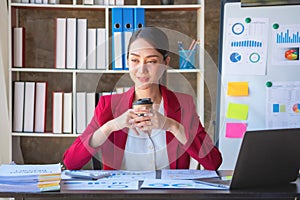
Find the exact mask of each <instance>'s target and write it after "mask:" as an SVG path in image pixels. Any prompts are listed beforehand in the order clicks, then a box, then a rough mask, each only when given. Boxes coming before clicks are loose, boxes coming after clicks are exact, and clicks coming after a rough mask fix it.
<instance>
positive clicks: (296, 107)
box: [293, 103, 300, 113]
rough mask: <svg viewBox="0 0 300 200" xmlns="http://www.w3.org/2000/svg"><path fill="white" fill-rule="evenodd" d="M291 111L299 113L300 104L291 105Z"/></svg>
mask: <svg viewBox="0 0 300 200" xmlns="http://www.w3.org/2000/svg"><path fill="white" fill-rule="evenodd" d="M293 111H294V112H295V113H300V104H299V103H297V104H295V105H293Z"/></svg>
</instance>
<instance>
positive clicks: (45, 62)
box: [8, 0, 204, 152]
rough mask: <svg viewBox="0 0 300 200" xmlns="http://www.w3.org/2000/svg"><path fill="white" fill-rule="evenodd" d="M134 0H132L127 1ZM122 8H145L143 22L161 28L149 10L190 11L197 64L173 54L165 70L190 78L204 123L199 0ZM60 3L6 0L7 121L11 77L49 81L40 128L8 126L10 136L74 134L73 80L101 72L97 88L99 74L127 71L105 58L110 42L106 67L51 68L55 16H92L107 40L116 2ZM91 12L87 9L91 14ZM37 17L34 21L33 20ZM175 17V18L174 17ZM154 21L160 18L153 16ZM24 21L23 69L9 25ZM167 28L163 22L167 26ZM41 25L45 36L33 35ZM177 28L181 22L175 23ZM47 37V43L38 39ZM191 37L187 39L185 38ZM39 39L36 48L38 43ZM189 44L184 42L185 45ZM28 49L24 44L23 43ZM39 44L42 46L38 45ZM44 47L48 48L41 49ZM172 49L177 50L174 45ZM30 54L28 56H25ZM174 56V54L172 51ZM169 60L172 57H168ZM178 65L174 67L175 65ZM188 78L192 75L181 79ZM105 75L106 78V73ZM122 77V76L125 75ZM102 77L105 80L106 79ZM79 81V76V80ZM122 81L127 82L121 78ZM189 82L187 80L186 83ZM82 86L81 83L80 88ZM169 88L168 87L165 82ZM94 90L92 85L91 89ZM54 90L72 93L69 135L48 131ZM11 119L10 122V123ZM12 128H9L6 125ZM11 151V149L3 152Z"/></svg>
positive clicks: (118, 74) (76, 89)
mask: <svg viewBox="0 0 300 200" xmlns="http://www.w3.org/2000/svg"><path fill="white" fill-rule="evenodd" d="M61 1H62V0H61ZM131 1H133V0H131ZM144 1H145V0H144ZM126 2H127V1H126V0H125V5H124V6H122V7H130V8H134V7H143V8H145V23H146V26H148V25H156V26H157V23H158V25H159V26H160V27H162V28H165V27H164V25H165V24H159V23H160V22H152V21H151V20H148V19H147V16H148V17H149V16H150V17H149V18H150V19H151V18H152V17H151V16H153V15H157V13H160V14H161V15H163V16H164V15H166V13H174V12H178V13H182V12H185V13H190V12H192V13H194V16H195V17H194V18H196V19H194V20H195V22H194V23H195V24H193V25H192V26H194V27H195V30H194V31H193V33H190V34H191V36H189V38H191V37H193V38H191V39H199V40H200V45H199V47H200V48H199V49H200V51H199V55H198V56H197V59H196V63H198V66H200V67H199V69H187V70H182V69H178V58H177V60H176V59H175V61H174V62H173V63H172V62H171V64H172V66H175V67H174V69H169V70H168V71H167V73H168V75H169V76H171V77H172V76H173V78H174V77H175V78H176V77H178V76H180V77H181V78H182V79H192V82H193V85H194V86H191V88H192V89H191V91H192V92H194V97H195V100H196V104H197V110H198V113H199V116H200V119H201V121H202V122H204V51H203V49H204V0H200V1H198V2H199V3H194V4H185V5H143V2H142V1H141V0H137V1H136V2H133V3H132V2H131V4H128V5H127V4H126ZM62 3H64V4H24V3H13V2H9V8H8V9H9V41H10V42H9V53H10V55H9V56H10V59H9V113H10V121H11V122H12V119H13V116H12V113H13V112H12V110H13V108H12V105H13V96H12V94H13V82H14V81H16V80H21V81H47V82H48V92H47V93H48V94H47V125H46V130H47V131H46V132H45V133H16V132H12V131H11V135H12V137H14V136H21V137H77V136H78V134H76V124H75V122H76V119H75V117H76V115H75V105H76V98H75V97H76V92H79V91H80V87H79V86H78V83H79V82H80V79H79V78H80V77H83V80H86V79H87V78H86V77H88V76H95V77H97V76H98V77H100V78H99V79H98V80H99V82H98V83H97V86H96V90H97V88H98V87H99V83H100V85H101V84H102V82H101V80H100V79H102V78H104V79H105V78H106V80H105V81H106V82H109V81H111V80H114V77H116V78H115V79H120V77H121V79H122V77H126V76H128V71H124V70H122V71H117V70H112V69H111V65H110V64H109V63H110V59H111V58H110V55H111V44H110V43H109V42H107V43H106V50H107V54H106V61H107V66H106V69H105V70H79V69H74V70H70V69H55V68H54V49H55V45H54V44H55V40H54V39H53V38H54V35H55V27H54V21H55V18H57V17H74V18H87V19H88V24H89V22H90V21H92V25H91V26H92V27H93V26H95V24H97V27H100V28H105V31H106V41H109V40H110V36H111V25H110V21H111V18H110V14H111V8H114V7H120V6H104V5H82V4H79V3H78V4H77V2H76V0H72V1H70V2H67V3H65V2H62ZM90 13H92V14H90ZM35 20H36V21H39V22H38V23H37V22H36V21H35ZM176 20H179V21H180V19H176ZM158 21H159V20H158ZM41 22H44V23H42V24H43V27H42V28H38V27H37V24H41ZM148 22H149V23H148ZM19 26H25V30H26V31H25V33H26V37H25V45H26V53H25V60H26V66H25V67H23V68H16V67H12V28H13V27H19ZM166 28H168V26H166ZM44 29H46V32H47V33H46V34H45V37H46V36H49V35H50V36H49V37H50V38H49V40H52V41H50V42H49V41H45V40H48V39H45V38H42V37H39V38H34V37H35V36H36V35H41V34H44V33H45V32H42V33H39V32H38V31H39V30H43V31H45V30H44ZM178 29H179V30H180V27H179V28H178ZM181 31H182V32H183V34H189V33H188V32H189V30H181ZM43 42H46V44H43ZM187 42H190V41H187ZM40 43H42V44H41V47H40ZM186 45H188V44H186ZM28 46H29V48H28V49H27V47H28ZM43 48H44V49H43ZM46 48H47V49H46ZM173 51H174V53H175V54H176V52H175V51H176V50H173ZM30 54H32V55H33V56H30ZM177 57H178V56H177ZM172 59H173V58H172ZM176 66H177V67H176ZM185 76H187V77H192V78H185ZM107 77H108V78H107ZM125 79H126V78H125ZM105 81H104V82H105ZM114 81H115V82H114V84H110V85H117V84H118V80H114ZM81 82H84V81H81ZM125 82H126V81H125ZM188 84H190V83H188ZM85 87H87V86H83V87H82V88H85ZM170 87H171V89H172V86H170ZM93 90H94V89H93ZM53 91H64V92H72V94H73V133H71V134H53V133H52V132H51V131H52V130H51V127H52V126H51V125H52V122H50V121H52V116H51V113H52V109H51V105H52V103H51V94H52V92H53ZM11 124H12V123H11ZM11 130H12V127H11ZM8 152H10V151H8Z"/></svg>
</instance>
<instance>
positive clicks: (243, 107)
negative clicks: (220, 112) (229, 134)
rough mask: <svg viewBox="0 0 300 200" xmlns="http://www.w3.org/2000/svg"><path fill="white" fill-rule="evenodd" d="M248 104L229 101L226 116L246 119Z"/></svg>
mask: <svg viewBox="0 0 300 200" xmlns="http://www.w3.org/2000/svg"><path fill="white" fill-rule="evenodd" d="M248 112H249V106H248V105H247V104H238V103H229V104H228V108H227V113H226V117H227V118H231V119H238V120H247V119H248Z"/></svg>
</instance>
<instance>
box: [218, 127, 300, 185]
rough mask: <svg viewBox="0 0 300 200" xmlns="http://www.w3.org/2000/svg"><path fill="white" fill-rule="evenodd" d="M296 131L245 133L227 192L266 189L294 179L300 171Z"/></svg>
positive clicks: (299, 134)
mask: <svg viewBox="0 0 300 200" xmlns="http://www.w3.org/2000/svg"><path fill="white" fill-rule="evenodd" d="M299 142H300V129H276V130H274V129H273V130H259V131H247V132H246V133H245V135H244V138H243V141H242V144H241V148H240V151H239V155H238V158H237V162H236V165H235V168H234V171H233V176H232V179H231V181H221V183H218V184H220V186H221V187H227V188H228V189H240V188H254V187H267V186H274V185H280V184H287V183H290V182H293V181H295V180H296V179H297V177H298V174H299V168H300V145H299Z"/></svg>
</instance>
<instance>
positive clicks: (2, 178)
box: [0, 164, 61, 192]
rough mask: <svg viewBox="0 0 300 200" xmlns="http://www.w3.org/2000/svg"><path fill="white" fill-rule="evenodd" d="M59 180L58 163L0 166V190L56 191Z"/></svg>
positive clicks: (58, 188)
mask: <svg viewBox="0 0 300 200" xmlns="http://www.w3.org/2000/svg"><path fill="white" fill-rule="evenodd" d="M60 180H61V165H60V164H44V165H16V164H3V165H1V166H0V192H44V191H58V190H60Z"/></svg>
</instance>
